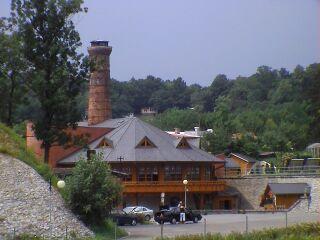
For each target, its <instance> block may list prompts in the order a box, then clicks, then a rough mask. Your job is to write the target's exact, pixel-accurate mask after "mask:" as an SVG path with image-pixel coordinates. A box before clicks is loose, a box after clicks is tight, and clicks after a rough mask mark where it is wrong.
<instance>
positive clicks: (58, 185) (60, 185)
mask: <svg viewBox="0 0 320 240" xmlns="http://www.w3.org/2000/svg"><path fill="white" fill-rule="evenodd" d="M65 186H66V182H65V181H63V180H59V181H58V182H57V187H58V188H60V189H62V188H64V187H65Z"/></svg>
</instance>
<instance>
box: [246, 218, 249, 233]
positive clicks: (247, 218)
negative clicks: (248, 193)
mask: <svg viewBox="0 0 320 240" xmlns="http://www.w3.org/2000/svg"><path fill="white" fill-rule="evenodd" d="M248 228H249V226H248V216H247V215H246V233H247V234H248Z"/></svg>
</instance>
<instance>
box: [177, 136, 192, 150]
mask: <svg viewBox="0 0 320 240" xmlns="http://www.w3.org/2000/svg"><path fill="white" fill-rule="evenodd" d="M177 148H185V149H187V148H190V145H189V143H188V141H187V139H186V138H184V137H183V138H181V140H180V142H179V143H178V145H177Z"/></svg>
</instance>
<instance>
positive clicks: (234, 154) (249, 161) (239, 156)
mask: <svg viewBox="0 0 320 240" xmlns="http://www.w3.org/2000/svg"><path fill="white" fill-rule="evenodd" d="M230 155H231V156H235V157H237V158H240V159H241V160H243V161H245V162H248V163H255V162H257V160H256V159H254V158H252V157H249V156H247V155H244V154H240V153H231V154H230Z"/></svg>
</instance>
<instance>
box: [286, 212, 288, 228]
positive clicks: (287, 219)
mask: <svg viewBox="0 0 320 240" xmlns="http://www.w3.org/2000/svg"><path fill="white" fill-rule="evenodd" d="M287 228H288V212H287V211H286V229H287Z"/></svg>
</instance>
